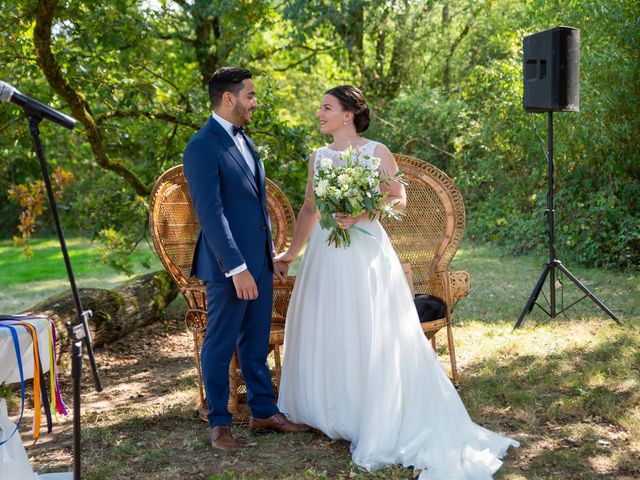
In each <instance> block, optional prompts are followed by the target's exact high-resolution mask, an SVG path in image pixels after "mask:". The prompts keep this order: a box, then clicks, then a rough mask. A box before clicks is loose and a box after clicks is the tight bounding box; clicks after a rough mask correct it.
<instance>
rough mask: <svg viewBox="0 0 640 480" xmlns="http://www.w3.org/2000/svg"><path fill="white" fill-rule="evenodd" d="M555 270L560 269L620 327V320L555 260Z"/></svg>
mask: <svg viewBox="0 0 640 480" xmlns="http://www.w3.org/2000/svg"><path fill="white" fill-rule="evenodd" d="M555 263H556V268H558V269H560V270H561V271H562V273H564V274H565V275H566V276H567V277H569V280H571V281H572V282H573V283H575V285H576V286H577V287H578V288H579V289H580V290H582V292H583V293H584V294H585V295H586V296H587V297H589V298H590V299H591V300H593V303H595V304H596V305H598V306H599V307H600V308H601V309H602V310H604V312H605V313H606V314H607V315H609V316H610V317H611V318H613V319H614V320H615V321H616V323H617V324H618V325H620V320H619V319H618V317H616V315H615V314H614V313H613V312H612V311H611V310H609V309H608V308H607V306H606V305H605V304H604V303H602V301H601V300H600V299H599V298H598V297H596V296H595V295H594V294H593V293H591V292H590V291H589V289H588V288H587V287H585V286H584V285H583V284H582V282H581V281H580V280H578V279H577V278H576V277H575V276H574V275H573V274H572V273H571V272H570V271H569V269H568V268H567V267H565V266H564V265H563V264H562V262H561V261H559V260H556V262H555Z"/></svg>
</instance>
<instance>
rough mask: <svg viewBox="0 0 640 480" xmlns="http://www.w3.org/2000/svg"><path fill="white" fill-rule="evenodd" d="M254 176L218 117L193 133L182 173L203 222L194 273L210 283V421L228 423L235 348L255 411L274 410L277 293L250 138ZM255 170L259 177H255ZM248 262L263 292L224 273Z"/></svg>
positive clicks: (206, 370)
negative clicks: (248, 289)
mask: <svg viewBox="0 0 640 480" xmlns="http://www.w3.org/2000/svg"><path fill="white" fill-rule="evenodd" d="M245 139H246V143H247V145H248V147H249V150H250V152H251V155H252V156H253V159H254V160H255V161H256V170H257V175H256V176H254V175H253V174H252V173H251V170H250V169H249V166H248V165H247V163H246V161H245V159H244V157H243V156H242V154H241V153H240V150H239V149H238V147H237V146H236V144H235V143H234V142H233V140H232V139H231V137H230V135H229V134H228V133H227V132H226V131H225V129H224V128H223V127H222V126H221V125H220V124H219V123H218V122H217V121H216V120H214V119H213V118H209V121H208V122H207V124H206V125H205V126H204V127H202V128H201V129H200V130H199V131H198V132H197V133H196V134H195V135H194V136H193V137H191V140H189V144H188V145H187V148H186V150H185V152H184V157H183V161H184V174H185V176H186V178H187V182H188V184H189V192H190V193H191V200H192V202H193V207H194V209H195V212H196V215H197V216H198V221H199V223H200V233H199V235H198V241H197V244H196V248H195V252H194V256H193V265H192V271H191V274H192V275H193V276H195V277H197V278H200V279H202V280H204V281H205V285H206V288H207V299H208V306H207V320H208V324H207V330H206V333H205V337H204V342H203V344H202V355H201V360H202V376H203V380H204V387H205V391H206V394H207V401H208V404H209V415H208V417H209V423H210V424H211V425H212V426H216V425H228V424H230V423H231V414H230V413H229V410H228V409H227V403H228V400H229V363H230V361H231V356H232V354H233V350H234V348H236V347H237V349H238V356H239V359H240V366H241V369H242V374H243V377H244V380H245V383H246V385H247V402H248V404H249V408H250V409H251V414H252V415H253V416H254V417H256V418H267V417H270V416H271V415H274V414H275V413H277V411H278V409H277V407H276V405H275V396H274V393H273V387H272V384H271V374H270V372H269V368H268V365H267V354H268V348H269V330H270V327H271V312H272V298H273V260H272V256H271V252H272V250H273V243H272V240H271V228H270V223H269V216H268V212H267V201H266V177H265V173H264V168H263V167H262V165H261V164H260V162H259V159H258V157H257V154H256V152H255V147H254V145H253V143H252V142H251V140H249V139H248V138H247V137H245ZM256 177H257V178H256ZM243 263H245V264H246V265H247V268H248V270H249V272H250V273H251V274H252V275H253V278H254V279H255V281H256V284H257V287H258V298H256V299H255V300H250V301H247V300H240V299H238V297H237V294H236V290H235V287H234V285H233V280H232V279H231V278H227V277H226V276H225V272H228V271H230V270H232V269H233V268H236V267H238V266H240V265H242V264H243Z"/></svg>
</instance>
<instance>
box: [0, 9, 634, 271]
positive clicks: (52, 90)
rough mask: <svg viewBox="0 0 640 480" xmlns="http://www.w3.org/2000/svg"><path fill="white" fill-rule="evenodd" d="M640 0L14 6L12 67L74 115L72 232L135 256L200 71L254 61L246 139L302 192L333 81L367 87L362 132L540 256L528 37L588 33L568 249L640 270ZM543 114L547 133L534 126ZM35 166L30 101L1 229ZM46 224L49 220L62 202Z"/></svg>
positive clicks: (4, 135) (3, 63)
mask: <svg viewBox="0 0 640 480" xmlns="http://www.w3.org/2000/svg"><path fill="white" fill-rule="evenodd" d="M639 6H640V5H639V2H638V1H634V0H619V1H616V2H599V1H596V0H581V1H578V0H568V1H562V2H559V1H548V0H526V1H522V2H521V1H518V2H516V1H507V0H484V1H470V0H454V1H448V2H444V1H432V0H404V1H401V0H384V1H383V0H344V1H340V2H338V1H333V0H307V1H303V0H284V1H269V0H164V1H161V0H146V1H133V0H113V1H111V2H98V1H95V0H94V1H89V0H84V1H82V0H68V1H61V0H22V1H18V0H8V1H5V2H3V3H2V5H0V78H1V79H2V80H4V81H6V82H9V83H11V84H13V85H15V86H16V87H17V88H19V89H20V90H21V91H22V92H23V93H25V94H27V95H31V96H33V97H35V98H37V99H39V100H41V101H43V102H46V103H49V104H51V105H53V106H55V107H57V108H59V109H61V110H63V111H65V112H67V113H70V114H71V115H73V116H74V117H75V118H77V119H78V120H79V121H80V124H79V125H78V127H77V128H76V129H75V130H74V131H73V132H72V133H69V132H67V131H65V130H63V129H61V128H58V127H56V126H53V125H45V124H43V126H42V134H43V139H44V141H45V146H46V149H47V154H48V158H49V164H50V168H51V170H53V169H54V168H56V167H60V168H62V169H64V170H67V171H69V172H72V173H73V174H74V178H75V180H74V181H73V183H71V185H69V186H68V187H66V188H65V189H64V191H63V192H62V194H61V197H60V207H61V210H62V213H63V215H64V218H63V221H64V224H65V227H66V230H67V231H73V232H75V233H79V234H81V235H84V236H87V237H89V238H92V239H97V240H99V241H100V244H101V245H102V246H103V248H104V249H105V255H106V258H108V259H109V261H110V262H111V263H112V264H114V265H116V266H118V267H119V268H121V269H124V270H128V269H131V264H130V255H129V252H131V251H132V250H133V249H135V248H137V246H138V245H139V244H140V241H141V240H144V239H145V237H146V236H147V226H146V215H147V206H148V205H147V203H148V194H149V192H150V190H151V187H152V185H153V182H154V179H155V178H157V176H158V175H159V174H160V173H161V172H162V171H164V170H165V169H167V168H169V167H170V166H173V165H176V164H178V163H180V161H181V154H182V151H183V149H184V146H185V145H186V142H187V141H188V139H189V137H190V136H191V135H192V134H193V133H194V132H195V131H196V130H197V129H198V128H199V126H200V125H201V124H202V123H203V122H204V121H205V120H206V117H207V115H208V114H209V107H208V101H207V95H206V89H205V83H206V79H207V78H208V77H209V76H210V74H211V73H212V72H213V71H215V69H216V68H218V67H219V66H223V65H239V66H244V67H246V68H250V69H251V70H252V71H254V73H255V75H256V83H257V86H258V89H259V93H260V97H259V100H260V102H261V107H262V108H261V109H260V111H259V114H258V115H257V117H256V119H255V122H254V123H253V124H252V126H251V130H252V131H251V135H252V137H253V138H254V140H256V142H257V144H258V145H261V146H263V147H265V148H266V149H267V150H266V151H265V164H266V168H267V173H268V175H269V176H270V177H271V178H272V179H274V180H275V181H276V182H277V183H278V184H280V185H281V187H282V188H283V189H284V190H285V192H286V193H287V194H288V195H289V196H290V198H291V199H292V203H293V204H294V206H295V207H299V206H300V204H301V201H302V195H303V191H304V181H305V169H306V159H307V158H308V155H309V152H310V151H311V149H312V148H314V147H316V146H318V145H321V144H323V143H326V142H328V141H330V140H329V139H328V138H326V137H322V136H321V135H320V134H319V133H318V132H317V125H316V121H315V111H316V109H317V107H318V105H319V102H320V99H321V96H322V93H323V92H324V91H325V90H326V89H328V88H330V87H331V86H334V85H336V84H342V83H353V84H355V85H358V86H360V87H361V88H362V89H363V90H364V92H365V94H366V95H367V97H368V99H369V103H370V105H371V107H372V110H373V114H374V117H373V121H372V125H371V129H370V131H369V132H367V136H369V137H371V138H375V139H378V140H381V141H383V142H385V143H387V144H388V145H389V147H390V148H391V149H392V150H393V151H396V152H399V153H404V154H409V155H413V156H416V157H419V158H422V159H424V160H426V161H428V162H431V163H433V164H435V165H437V166H438V167H439V168H441V169H443V170H444V171H445V172H447V173H448V174H449V175H450V176H451V177H452V178H453V179H454V181H455V182H456V184H457V185H458V186H459V187H460V188H461V190H462V193H463V195H464V198H465V201H466V205H467V211H468V236H469V237H470V238H472V239H475V240H477V241H481V242H496V243H499V244H501V245H505V246H507V247H508V248H509V250H510V251H512V252H514V253H519V252H526V251H531V250H539V251H541V252H542V251H544V247H545V245H546V240H545V234H546V233H545V228H546V224H545V220H544V216H543V212H544V208H545V206H546V188H547V176H546V173H547V172H546V170H547V165H546V161H545V159H544V154H543V152H542V148H541V145H540V141H539V139H538V138H537V136H536V129H537V130H538V131H539V132H540V134H541V135H542V137H543V138H544V136H545V132H546V116H545V115H530V114H526V113H524V112H523V110H522V72H521V61H522V60H521V57H522V36H523V35H527V34H530V33H534V32H537V31H540V30H544V29H547V28H552V27H554V26H557V25H571V26H574V27H577V28H579V29H580V30H581V99H580V102H581V108H580V113H566V114H556V115H555V123H554V125H555V139H556V143H555V151H556V178H557V187H558V188H557V212H558V214H557V243H558V247H559V254H560V256H561V257H562V258H565V257H568V258H571V259H572V260H574V261H579V262H580V263H583V264H585V265H589V266H598V267H606V268H615V269H638V268H639V266H640V214H639V213H638V212H639V210H640V209H639V206H640V205H639V203H640V200H639V199H640V154H639V152H640V149H639V148H638V147H639V145H638V142H639V140H638V138H639V135H638V132H640V128H639V127H640V125H639V122H640V120H639V119H640V111H639V110H640V101H639V100H640V98H639V97H640V95H639V94H640V91H639V90H640V88H639V83H638V80H637V79H638V77H639V73H640V72H639V70H640V68H639V61H638V57H637V52H638V51H640V41H639V33H638V32H640V28H639V27H640V14H639V13H638V12H640V8H638V7H639ZM534 125H535V128H534ZM38 178H39V167H38V165H37V163H36V159H35V157H34V155H33V153H32V152H31V143H30V138H29V136H28V131H27V129H26V122H25V121H24V120H23V118H22V116H21V115H20V113H19V110H18V109H17V108H15V107H12V106H9V105H3V106H2V108H0V238H10V237H11V236H12V235H15V234H16V231H17V227H18V223H19V217H20V213H21V208H20V206H19V205H18V204H17V203H16V202H13V201H10V200H9V196H8V191H9V189H10V188H12V187H14V186H16V185H20V184H28V183H29V182H33V181H35V180H37V179H38ZM39 222H40V224H39V232H43V233H47V232H49V231H50V229H51V225H50V224H49V220H48V215H47V212H46V211H45V214H44V215H43V216H41V217H40V219H39Z"/></svg>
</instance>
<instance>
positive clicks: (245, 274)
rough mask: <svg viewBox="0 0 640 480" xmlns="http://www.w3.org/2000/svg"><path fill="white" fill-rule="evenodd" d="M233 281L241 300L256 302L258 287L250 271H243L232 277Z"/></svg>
mask: <svg viewBox="0 0 640 480" xmlns="http://www.w3.org/2000/svg"><path fill="white" fill-rule="evenodd" d="M231 279H232V280H233V285H234V286H235V287H236V294H237V295H238V298H239V299H240V300H255V299H256V298H258V286H257V285H256V281H255V280H254V279H253V275H251V273H250V272H249V270H243V271H242V272H240V273H237V274H236V275H234V276H233V277H231Z"/></svg>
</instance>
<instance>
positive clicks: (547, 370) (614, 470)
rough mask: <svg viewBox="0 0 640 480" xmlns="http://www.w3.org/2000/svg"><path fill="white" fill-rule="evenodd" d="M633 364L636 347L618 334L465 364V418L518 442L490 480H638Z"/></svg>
mask: <svg viewBox="0 0 640 480" xmlns="http://www.w3.org/2000/svg"><path fill="white" fill-rule="evenodd" d="M639 360H640V341H639V340H638V338H637V337H636V336H635V335H632V334H631V333H629V332H626V331H620V332H619V333H618V334H617V335H616V337H615V338H614V339H613V340H611V341H604V342H602V343H600V344H598V345H597V346H595V347H590V348H589V349H586V348H568V349H565V350H563V351H559V352H553V353H549V354H547V355H540V356H537V355H522V356H515V357H511V359H510V360H506V361H505V360H503V359H500V358H494V357H492V358H489V359H488V360H485V361H482V362H479V363H476V364H472V365H469V366H468V367H467V368H466V370H465V375H464V376H463V377H462V388H461V394H462V397H463V399H464V400H465V404H466V406H467V408H468V409H469V412H470V414H471V416H472V418H474V419H476V421H478V423H480V424H482V425H484V426H486V427H487V428H491V429H496V430H498V431H502V432H505V433H506V434H507V435H515V436H516V438H519V439H520V440H521V443H522V444H523V445H522V448H520V449H518V450H515V451H514V452H513V454H514V457H515V459H514V461H513V462H508V465H507V466H506V468H504V469H503V470H501V471H500V473H499V474H498V476H497V478H510V477H509V474H511V473H515V472H519V473H520V474H525V475H526V476H525V478H549V479H561V478H567V479H574V478H580V479H596V478H597V479H608V478H611V479H613V478H638V476H639V475H640V459H639V458H638V447H639V445H638V443H637V436H638V433H639V432H640V425H639V419H638V418H637V416H636V417H635V418H634V417H633V413H632V412H634V411H635V412H638V409H639V408H640V391H639V389H638V382H637V379H638V378H640V361H639ZM634 438H635V439H636V442H635V443H634V442H630V440H631V439H634ZM517 478H521V477H517Z"/></svg>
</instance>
